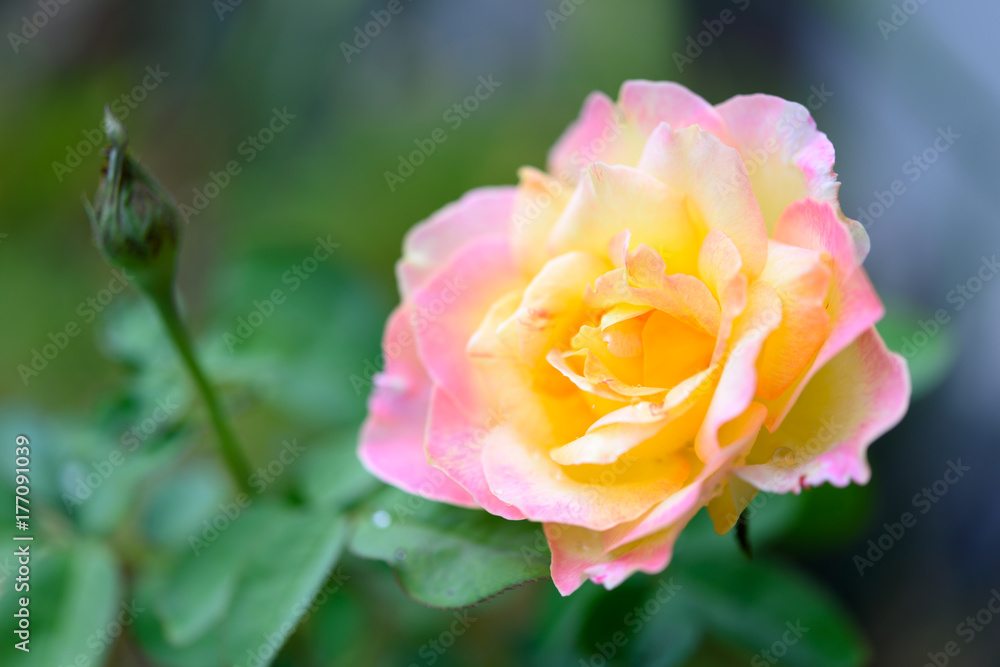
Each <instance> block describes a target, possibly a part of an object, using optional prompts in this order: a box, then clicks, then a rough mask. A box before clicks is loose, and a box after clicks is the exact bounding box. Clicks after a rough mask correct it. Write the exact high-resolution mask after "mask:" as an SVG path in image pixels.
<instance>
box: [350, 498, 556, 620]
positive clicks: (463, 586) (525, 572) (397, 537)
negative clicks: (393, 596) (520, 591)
mask: <svg viewBox="0 0 1000 667" xmlns="http://www.w3.org/2000/svg"><path fill="white" fill-rule="evenodd" d="M350 549H351V551H352V552H353V553H354V554H356V555H358V556H361V557H362V558H371V559H377V560H382V561H385V562H386V563H388V564H389V565H391V566H392V567H393V568H394V569H395V570H396V571H397V572H398V574H399V579H400V583H401V584H402V585H403V588H404V589H405V590H406V592H407V593H408V594H409V595H410V596H412V597H413V598H414V599H416V600H418V601H420V602H423V603H424V604H428V605H431V606H434V607H463V606H468V605H472V604H475V603H477V602H481V601H482V600H485V599H486V598H489V597H491V596H493V595H496V594H497V593H500V592H502V591H504V590H505V589H507V588H510V587H512V586H517V585H518V584H522V583H524V582H526V581H530V580H535V579H539V578H542V577H546V576H548V573H549V562H550V560H551V557H550V554H549V551H548V546H547V545H546V542H545V538H544V535H543V534H542V528H541V526H539V525H538V524H534V523H529V522H527V521H508V520H506V519H502V518H500V517H497V516H493V515H492V514H489V513H487V512H485V511H481V510H468V509H462V508H459V507H452V506H450V505H443V504H440V503H434V502H431V501H429V500H425V499H423V498H418V497H416V496H410V495H408V494H406V493H403V492H401V491H398V490H396V489H387V490H386V491H385V492H384V493H382V494H380V495H379V497H378V498H377V499H375V500H374V501H373V502H371V503H369V504H367V505H366V506H365V508H364V512H363V513H362V514H360V517H359V519H358V520H357V526H356V528H355V532H354V535H353V537H352V539H351V546H350Z"/></svg>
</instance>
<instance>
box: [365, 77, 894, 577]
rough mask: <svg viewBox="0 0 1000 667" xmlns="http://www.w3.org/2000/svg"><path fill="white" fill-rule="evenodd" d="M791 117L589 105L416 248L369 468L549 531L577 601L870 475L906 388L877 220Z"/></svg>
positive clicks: (671, 96) (672, 99) (639, 96)
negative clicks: (850, 200)
mask: <svg viewBox="0 0 1000 667" xmlns="http://www.w3.org/2000/svg"><path fill="white" fill-rule="evenodd" d="M833 161H834V151H833V146H832V145H831V143H830V141H829V140H828V139H827V137H826V136H825V135H824V134H822V133H821V132H818V131H817V130H816V126H815V123H814V122H813V120H812V118H811V117H810V115H809V113H808V112H807V111H806V110H805V109H804V108H803V107H802V106H800V105H798V104H795V103H792V102H787V101H785V100H782V99H780V98H776V97H771V96H767V95H750V96H739V97H734V98H732V99H730V100H728V101H727V102H724V103H722V104H720V105H718V106H715V107H713V106H711V105H709V104H708V103H707V102H705V101H704V100H703V99H701V98H700V97H699V96H697V95H695V94H694V93H692V92H690V91H689V90H687V89H686V88H684V87H683V86H680V85H678V84H674V83H653V82H648V81H629V82H627V83H625V85H624V86H623V87H622V89H621V93H620V95H619V99H618V102H617V104H616V103H614V102H612V101H611V100H610V99H608V98H607V97H606V96H604V95H602V94H600V93H595V94H593V95H591V96H590V97H589V98H588V99H587V101H586V103H585V104H584V108H583V111H582V113H581V115H580V118H579V119H578V120H577V121H576V122H575V123H574V124H572V125H571V126H570V127H569V129H568V130H567V131H566V132H565V134H564V135H563V136H562V138H561V139H560V140H559V141H558V143H557V144H556V146H555V147H554V148H553V149H552V151H551V152H550V154H549V159H548V172H547V173H545V172H542V171H539V170H536V169H533V168H530V167H526V168H524V169H522V170H521V172H520V184H519V186H518V187H516V188H515V187H497V188H483V189H477V190H474V191H472V192H469V193H468V194H466V195H465V196H464V197H462V198H461V199H460V200H459V201H458V202H456V203H453V204H451V205H449V206H446V207H445V208H444V209H442V210H441V211H439V212H438V213H436V214H434V215H433V216H431V218H430V219H429V220H426V221H425V222H423V223H421V224H420V225H418V226H417V227H416V228H414V229H413V230H412V231H411V232H410V233H409V234H408V235H407V237H406V240H405V242H404V252H403V258H402V260H400V262H399V264H398V266H397V275H398V280H399V285H400V291H401V293H402V303H401V304H400V305H399V307H398V308H397V309H396V310H395V311H394V312H393V314H392V315H391V316H390V319H389V322H388V325H387V327H386V332H385V339H384V342H383V351H384V362H385V366H384V370H383V371H382V372H381V373H379V374H378V375H377V376H376V378H375V383H374V385H375V386H374V391H373V393H372V395H371V397H370V400H369V416H368V419H367V421H366V422H365V425H364V427H363V430H362V434H361V444H360V456H361V459H362V461H363V462H364V463H365V465H366V466H367V468H368V469H369V470H370V471H371V472H372V473H374V474H375V475H376V476H378V477H379V478H381V479H383V480H385V481H386V482H388V483H390V484H393V485H395V486H397V487H399V488H401V489H403V490H405V491H408V492H410V493H414V494H418V495H421V496H423V497H426V498H430V499H433V500H437V501H442V502H446V503H452V504H454V505H460V506H463V507H481V508H483V509H485V510H486V511H488V512H491V513H493V514H496V515H499V516H502V517H505V518H507V519H512V520H516V519H527V520H529V521H536V522H540V523H542V524H544V527H545V534H546V537H547V539H548V542H549V546H550V548H551V551H552V577H553V580H554V582H555V585H556V586H557V587H558V589H559V590H560V591H561V592H562V593H563V594H569V593H570V592H572V591H573V590H575V589H576V588H578V587H579V586H580V585H581V584H582V583H583V582H584V581H586V580H587V579H590V580H591V581H593V582H595V583H600V584H603V585H604V586H606V587H607V588H612V587H614V586H617V585H618V584H620V583H621V582H622V581H624V580H625V579H626V578H627V577H628V576H629V575H630V574H632V573H633V572H636V571H643V572H647V573H656V572H659V571H661V570H662V569H663V568H664V567H666V565H667V563H668V562H669V561H670V557H671V553H672V551H673V546H674V543H675V542H676V540H677V538H678V536H679V534H680V532H681V531H682V530H683V529H684V527H685V525H686V524H687V523H688V522H689V521H690V520H691V518H692V517H693V516H694V515H695V514H696V513H697V512H698V511H699V510H700V509H701V508H702V507H707V510H708V513H709V515H710V516H711V518H712V521H713V522H714V525H715V528H716V531H717V532H719V533H720V534H721V533H725V532H727V531H729V530H730V529H731V528H732V527H733V526H734V525H735V523H736V521H737V519H738V517H739V515H740V513H741V512H742V510H743V509H744V508H745V507H746V506H747V504H748V503H749V502H750V501H751V500H752V499H753V497H754V494H756V493H757V491H759V490H763V491H767V492H771V493H786V492H789V491H791V492H795V493H798V492H799V491H801V490H802V489H803V488H806V487H810V486H815V485H818V484H822V483H824V482H830V483H831V484H833V485H836V486H845V485H847V484H849V483H850V482H852V481H853V482H856V483H859V484H864V483H866V482H867V481H868V479H869V477H870V470H869V467H868V464H867V462H866V458H865V455H866V450H867V448H868V446H869V444H870V443H871V442H872V441H873V440H875V439H876V438H877V437H879V436H880V435H881V434H883V433H885V432H886V431H887V430H888V429H890V428H891V427H892V426H894V425H895V424H896V423H897V422H898V421H899V420H900V419H901V418H902V416H903V414H904V412H905V410H906V407H907V404H908V400H909V376H908V373H907V369H906V365H905V363H904V361H903V360H902V359H901V358H900V357H899V356H897V355H895V354H892V353H890V352H889V351H888V350H887V349H886V346H885V344H884V342H883V341H882V339H881V338H880V336H879V334H878V333H877V332H876V330H875V328H874V324H875V323H876V322H877V321H878V320H879V319H880V318H881V317H882V315H883V307H882V304H881V303H880V301H879V299H878V296H877V295H876V294H875V292H874V290H873V289H872V286H871V283H870V282H869V280H868V277H867V276H866V274H865V272H864V270H863V269H862V268H861V262H862V260H863V259H864V257H865V255H866V254H867V251H868V237H867V235H866V233H865V231H864V229H863V228H862V226H861V225H860V224H859V223H857V222H855V221H853V220H850V219H848V218H846V217H845V216H844V215H843V213H842V212H841V210H840V206H839V203H838V199H837V189H838V186H839V184H838V183H837V181H836V175H835V174H834V173H833Z"/></svg>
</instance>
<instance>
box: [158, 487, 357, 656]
mask: <svg viewBox="0 0 1000 667" xmlns="http://www.w3.org/2000/svg"><path fill="white" fill-rule="evenodd" d="M252 502H253V503H254V504H253V505H252V506H251V507H250V508H249V509H245V510H242V509H240V508H239V506H238V505H237V504H233V505H232V507H231V508H230V509H231V512H230V514H233V515H234V518H229V517H226V518H225V519H219V520H218V525H219V528H220V530H219V531H218V532H217V533H213V532H212V529H211V528H209V529H207V530H205V531H204V532H202V531H201V528H199V535H198V537H199V538H200V539H204V540H205V541H204V543H202V542H199V543H198V553H197V554H195V553H194V550H193V549H192V553H190V554H189V555H187V557H186V558H185V559H184V560H183V561H182V562H180V563H179V564H178V566H177V567H176V568H174V569H173V570H172V571H171V572H170V573H169V574H167V575H166V576H164V577H162V580H159V581H158V580H157V579H158V577H157V576H156V575H153V576H152V579H151V581H149V582H146V584H145V585H146V586H148V587H149V588H150V589H151V590H152V591H153V593H152V597H153V598H154V600H155V607H156V611H157V615H158V616H159V617H160V618H161V620H162V622H163V631H162V637H163V639H164V640H165V643H166V644H168V645H170V646H172V647H174V648H176V649H180V650H181V651H182V652H183V651H190V652H193V653H195V654H196V655H205V654H211V653H213V652H214V653H216V654H218V655H221V656H225V660H226V661H228V662H240V661H245V660H248V659H249V654H258V656H259V657H258V659H259V660H260V664H261V665H267V664H270V661H271V660H272V659H273V657H274V656H275V655H277V652H278V650H279V649H280V647H281V646H282V645H283V644H284V642H285V640H286V639H287V638H288V637H289V636H290V635H291V634H292V632H293V631H294V630H295V628H296V626H297V625H298V623H299V621H300V620H301V619H302V617H303V615H304V614H305V613H306V612H307V611H308V610H309V607H310V604H311V602H312V600H313V597H314V596H315V595H316V592H317V591H318V590H319V588H320V586H321V585H322V584H323V581H324V580H325V579H326V577H327V575H329V573H330V571H331V570H332V568H333V566H334V564H335V563H336V561H337V560H338V559H339V557H340V554H341V552H342V550H343V546H344V543H345V541H346V537H347V535H346V521H345V520H344V519H343V518H342V517H340V516H338V515H336V514H334V513H332V512H327V511H315V512H304V511H302V510H299V509H293V508H290V507H287V506H285V505H280V504H277V503H274V502H270V501H267V500H263V499H260V500H254V501H252ZM237 513H238V515H236V514H237ZM224 516H225V515H224V514H220V515H218V516H217V517H216V518H218V517H224ZM211 524H212V520H210V523H209V525H211ZM204 525H205V524H203V525H202V528H204ZM144 636H145V637H146V638H147V639H148V640H149V641H150V642H151V643H152V645H153V646H152V648H153V649H155V650H158V651H159V652H160V653H161V654H162V653H163V652H164V650H165V647H164V646H163V643H164V642H162V641H160V638H159V637H158V633H156V632H152V631H147V632H145V633H144ZM248 652H249V653H248ZM167 661H168V662H170V663H171V664H177V663H178V662H179V661H178V660H177V659H176V657H174V658H169V657H168V658H167Z"/></svg>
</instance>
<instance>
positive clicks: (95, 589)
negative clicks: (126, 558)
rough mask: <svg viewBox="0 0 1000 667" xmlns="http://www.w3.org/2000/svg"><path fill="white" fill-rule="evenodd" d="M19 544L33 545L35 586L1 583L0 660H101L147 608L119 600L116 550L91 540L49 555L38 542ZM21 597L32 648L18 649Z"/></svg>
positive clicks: (8, 665) (12, 663)
mask: <svg viewBox="0 0 1000 667" xmlns="http://www.w3.org/2000/svg"><path fill="white" fill-rule="evenodd" d="M16 544H17V545H18V546H21V545H22V544H29V545H30V551H31V554H32V556H31V558H32V560H31V563H30V566H31V575H30V581H29V582H28V583H29V584H30V586H31V588H30V590H29V591H23V592H14V587H13V585H12V580H11V581H8V582H6V583H5V584H4V586H3V588H4V593H3V596H2V598H0V614H2V617H3V621H2V624H0V628H2V630H0V632H2V634H3V637H4V641H3V642H2V643H0V664H2V665H4V666H5V667H22V666H23V667H33V666H37V665H71V664H72V665H77V664H81V663H82V660H81V656H82V658H85V659H86V660H88V661H91V662H89V663H87V664H103V663H104V662H105V661H106V660H107V655H108V654H109V653H110V652H111V647H112V645H113V644H114V642H115V638H116V637H118V636H120V635H121V633H122V630H123V628H124V627H125V626H127V625H129V624H131V623H132V621H133V620H134V619H135V617H136V616H138V615H141V614H143V613H145V610H143V609H142V608H141V607H137V606H135V605H133V604H132V603H131V601H129V600H125V601H124V602H123V601H122V600H121V586H120V584H119V580H118V571H117V564H116V562H115V558H114V555H113V554H112V553H111V551H110V550H109V549H107V548H106V547H105V546H103V545H101V544H99V543H97V542H91V541H80V542H74V543H72V544H70V545H69V547H68V548H66V549H61V550H59V551H56V552H50V553H49V554H48V555H45V554H43V553H42V552H41V551H40V546H39V544H38V543H37V542H31V543H16ZM11 560H15V559H13V558H12V559H11ZM22 596H26V597H28V599H29V600H30V604H29V606H28V610H29V612H30V614H31V615H30V617H29V621H30V623H31V625H30V628H29V629H30V632H31V637H30V642H29V644H28V646H29V648H30V649H31V652H30V653H25V652H23V651H21V650H19V649H16V648H14V643H15V642H16V641H20V640H19V639H15V637H16V635H14V630H15V629H16V626H15V625H14V623H15V619H14V613H15V611H17V610H18V609H19V607H20V605H19V602H18V600H19V598H20V597H22Z"/></svg>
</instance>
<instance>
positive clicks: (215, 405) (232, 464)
mask: <svg viewBox="0 0 1000 667" xmlns="http://www.w3.org/2000/svg"><path fill="white" fill-rule="evenodd" d="M146 292H147V294H149V296H150V298H151V299H152V301H153V303H154V304H155V305H156V310H157V311H158V312H159V314H160V318H161V319H162V320H163V324H164V326H166V328H167V333H169V334H170V339H171V340H172V341H173V343H174V345H175V346H176V347H177V351H178V352H179V353H180V355H181V358H182V359H183V360H184V365H185V366H186V367H187V369H188V372H190V373H191V377H192V379H193V380H194V383H195V384H196V385H197V386H198V391H199V392H200V393H201V397H202V399H203V400H204V401H205V407H207V408H208V414H209V417H210V418H211V420H212V426H213V427H214V428H215V433H216V435H217V436H218V438H219V446H220V449H221V451H222V458H223V460H224V461H225V462H226V466H227V467H228V468H229V473H230V474H231V475H232V477H233V481H234V482H236V485H237V487H238V488H239V489H240V490H241V491H243V492H244V493H249V492H250V486H249V484H250V463H249V462H248V460H247V458H246V456H245V455H244V454H243V450H242V449H241V448H240V445H239V442H238V441H237V439H236V434H235V432H234V431H233V429H232V427H231V426H230V425H229V421H228V420H227V419H226V415H225V413H224V411H223V409H222V403H221V402H220V401H219V396H218V394H217V393H216V391H215V389H214V388H213V387H212V385H211V383H210V382H209V381H208V377H207V376H206V375H205V372H204V370H202V367H201V364H199V363H198V358H197V357H196V356H195V352H194V345H193V344H192V342H191V336H190V335H189V334H188V331H187V328H186V327H185V326H184V322H183V321H182V320H181V317H180V314H179V313H178V310H177V302H176V300H175V298H174V295H173V289H172V287H171V286H170V285H169V284H168V285H163V286H159V287H158V288H155V287H151V288H150V289H147V290H146Z"/></svg>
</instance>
